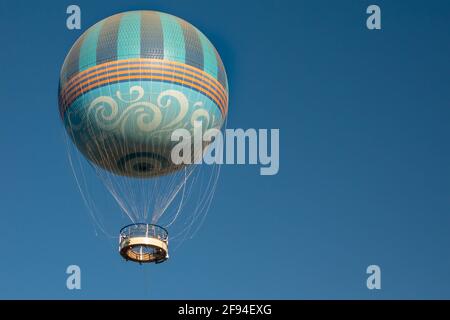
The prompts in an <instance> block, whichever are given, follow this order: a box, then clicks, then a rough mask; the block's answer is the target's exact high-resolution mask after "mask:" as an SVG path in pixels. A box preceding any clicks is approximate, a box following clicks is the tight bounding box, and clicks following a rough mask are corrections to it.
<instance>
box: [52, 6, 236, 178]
mask: <svg viewBox="0 0 450 320" xmlns="http://www.w3.org/2000/svg"><path fill="white" fill-rule="evenodd" d="M59 111H60V115H61V118H62V120H63V122H64V125H65V128H66V130H67V132H68V133H69V135H70V137H71V138H72V140H73V142H74V143H75V145H76V146H77V148H78V149H79V150H80V151H81V152H82V153H83V155H84V156H85V157H87V158H88V159H89V160H90V161H91V162H93V163H94V164H96V165H98V166H100V167H102V168H104V169H107V170H109V171H112V172H114V173H116V174H119V175H124V176H136V177H145V176H158V175H162V174H165V173H167V172H172V171H174V170H177V169H179V168H180V167H179V166H177V165H175V164H174V163H172V161H171V159H170V152H171V150H172V148H173V146H174V144H175V143H176V142H172V141H171V134H172V132H173V131H174V130H175V129H179V128H185V129H187V130H189V131H190V132H192V131H193V126H194V123H195V121H201V122H202V127H203V130H205V129H208V128H220V127H221V126H222V124H223V122H224V119H225V117H226V115H227V111H228V84H227V77H226V73H225V69H224V66H223V63H222V60H221V59H220V56H219V54H218V53H217V51H216V49H215V48H214V46H213V45H212V44H211V42H210V41H209V40H208V39H207V38H206V36H205V35H204V34H203V33H201V32H200V31H199V30H198V29H196V28H195V27H194V26H192V25H191V24H189V23H188V22H186V21H184V20H182V19H180V18H177V17H175V16H172V15H169V14H165V13H161V12H156V11H130V12H124V13H120V14H116V15H114V16H111V17H109V18H106V19H104V20H102V21H100V22H98V23H96V24H95V25H94V26H92V27H91V28H89V29H88V30H87V31H86V32H84V34H83V35H82V36H81V37H80V38H79V39H78V40H77V41H76V42H75V44H74V45H73V47H72V48H71V49H70V51H69V53H68V55H67V57H66V59H65V61H64V64H63V67H62V70H61V74H60V81H59Z"/></svg>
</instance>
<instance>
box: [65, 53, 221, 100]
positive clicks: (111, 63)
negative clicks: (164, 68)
mask: <svg viewBox="0 0 450 320" xmlns="http://www.w3.org/2000/svg"><path fill="white" fill-rule="evenodd" d="M147 61H148V62H159V64H160V63H161V62H162V63H164V64H168V65H176V66H180V67H183V68H182V71H186V70H185V69H190V70H193V71H197V72H199V73H201V74H202V75H205V77H207V78H209V79H210V80H212V81H214V82H217V83H218V85H219V86H220V88H221V89H222V90H223V91H224V92H226V90H225V88H224V87H223V85H222V84H221V83H220V82H218V81H217V79H216V78H214V77H213V76H211V75H210V74H208V73H206V72H204V71H203V70H200V69H198V68H195V67H193V66H190V65H187V64H184V63H181V62H177V61H170V60H162V59H151V58H132V59H124V60H115V61H109V62H105V63H102V64H99V65H96V66H93V67H91V68H89V69H86V70H83V71H81V72H79V73H77V74H76V75H75V76H73V77H72V78H71V79H70V81H75V80H76V79H78V78H80V77H82V76H83V75H85V74H86V73H89V72H91V71H93V70H97V69H100V68H103V67H105V66H113V65H118V64H122V63H126V62H131V63H132V62H134V63H140V62H147ZM104 70H106V69H104Z"/></svg>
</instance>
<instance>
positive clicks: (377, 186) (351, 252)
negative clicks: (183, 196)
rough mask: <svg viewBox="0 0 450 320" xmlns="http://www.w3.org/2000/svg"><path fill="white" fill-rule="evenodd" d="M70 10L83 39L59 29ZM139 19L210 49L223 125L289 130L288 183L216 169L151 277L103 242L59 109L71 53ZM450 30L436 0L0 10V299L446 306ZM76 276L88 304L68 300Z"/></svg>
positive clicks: (283, 172)
mask: <svg viewBox="0 0 450 320" xmlns="http://www.w3.org/2000/svg"><path fill="white" fill-rule="evenodd" d="M73 3H76V4H78V5H79V6H80V7H81V10H82V30H81V31H70V30H67V29H66V27H65V19H66V13H65V11H66V7H67V6H68V5H70V4H73ZM373 3H376V4H378V5H379V6H380V7H381V10H382V30H379V31H369V30H367V28H366V26H365V20H366V18H367V15H366V14H365V10H366V8H367V6H368V5H370V4H373ZM137 9H153V10H160V11H164V12H168V13H171V14H174V15H176V16H179V17H182V18H184V19H186V20H187V21H189V22H191V23H192V24H194V25H195V26H197V27H198V28H199V29H200V30H202V31H203V32H204V33H205V35H206V36H208V38H209V39H210V40H211V41H212V42H213V43H214V45H215V46H216V47H217V49H218V51H219V52H220V54H221V56H222V58H223V60H224V63H225V66H226V68H227V72H228V78H229V84H230V114H229V120H228V126H229V127H230V128H279V129H280V171H279V174H278V175H276V176H271V177H269V176H260V175H259V168H258V167H256V166H249V165H243V166H226V165H225V166H223V168H222V175H221V178H220V183H219V186H218V190H217V194H216V197H215V200H214V203H213V206H212V207H211V211H210V214H209V216H208V218H207V220H206V221H205V223H204V225H203V227H202V228H201V229H200V231H199V233H198V234H197V235H196V237H195V238H194V239H193V240H190V241H188V242H186V243H185V244H184V245H183V246H182V247H181V248H180V249H178V250H177V251H176V254H173V255H172V256H171V259H170V261H168V262H167V263H164V264H161V265H156V266H155V265H151V266H138V265H134V264H131V263H125V262H123V261H122V260H121V259H120V257H119V255H118V254H117V252H116V247H117V241H116V240H115V239H114V240H107V239H105V238H102V237H97V236H96V234H95V232H94V228H93V226H92V223H91V220H90V218H89V214H88V212H87V210H86V208H85V207H84V204H83V202H82V200H81V197H80V195H79V193H78V190H77V188H76V185H75V183H74V178H73V175H72V173H71V171H70V168H69V164H68V160H67V155H66V146H65V141H64V132H63V129H62V125H61V123H60V120H59V117H58V112H57V97H56V96H57V82H58V74H59V70H60V67H61V65H62V62H63V59H64V57H65V55H66V53H67V51H68V50H69V48H70V46H71V45H72V43H73V42H74V41H75V40H76V38H77V37H78V36H80V35H81V33H82V31H83V30H85V29H86V28H87V27H89V26H90V25H92V24H94V23H95V22H97V21H98V20H100V19H102V18H104V17H107V16H110V15H112V14H114V13H117V12H121V11H128V10H137ZM449 21H450V3H449V2H448V1H444V0H442V1H438V0H433V1H423V0H422V1H406V0H405V1H377V2H372V1H349V0H345V1H331V0H329V1H325V0H320V1H312V0H310V1H268V0H260V1H256V0H253V1H235V0H229V1H211V0H183V1H181V0H164V1H157V0H154V1H124V0H123V1H111V0H108V1H106V0H102V1H81V0H80V1H76V2H72V1H70V2H69V1H58V3H57V4H56V2H54V1H34V2H29V1H24V0H15V1H2V2H1V3H0V28H1V30H2V40H1V41H2V49H1V50H0V61H2V62H1V65H0V66H1V69H0V70H1V74H2V77H1V79H0V93H1V97H2V106H1V110H2V116H3V117H2V120H3V121H2V124H1V126H0V144H1V147H2V155H3V156H2V157H0V177H1V183H0V194H1V198H0V199H1V202H0V226H1V233H2V245H3V246H4V248H3V250H2V254H3V256H2V258H1V263H0V298H27V299H28V298H39V299H42V298H58V299H77V298H82V299H99V298H112V299H118V298H124V299H136V298H137V299H172V298H177V299H184V298H186V299H199V298H206V299H215V298H236V299H237V298H267V299H271V298H274V299H281V298H286V299H311V298H336V299H344V298H362V299H378V298H385V299H391V298H404V299H407V298H450V273H449V270H450V250H449V244H450V233H449V230H450V147H449V144H448V139H449V137H450V126H449V125H448V124H449V120H450V109H449V107H450V106H449V102H450V90H449V88H450V77H449V75H450V72H449V71H450V70H449V69H450V63H449V61H450V60H449V56H450V42H449V36H450V29H449V27H448V22H449ZM231 253H232V254H231ZM69 264H77V265H79V266H80V267H81V271H82V290H79V291H76V290H74V291H69V290H67V288H66V277H67V275H66V274H65V270H66V267H67V266H68V265H69ZM370 264H377V265H379V266H380V267H381V270H382V289H381V290H380V291H376V290H375V291H369V290H368V289H367V288H366V277H367V275H366V273H365V271H366V267H367V266H368V265H370Z"/></svg>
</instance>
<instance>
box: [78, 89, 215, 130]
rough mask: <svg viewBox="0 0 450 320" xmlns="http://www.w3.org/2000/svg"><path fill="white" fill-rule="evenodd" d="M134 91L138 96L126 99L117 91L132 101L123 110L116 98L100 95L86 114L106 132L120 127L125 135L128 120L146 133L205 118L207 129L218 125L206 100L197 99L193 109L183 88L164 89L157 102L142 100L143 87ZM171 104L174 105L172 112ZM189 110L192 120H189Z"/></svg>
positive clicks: (121, 97)
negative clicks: (90, 115) (205, 102)
mask: <svg viewBox="0 0 450 320" xmlns="http://www.w3.org/2000/svg"><path fill="white" fill-rule="evenodd" d="M135 93H137V97H136V98H134V99H130V100H126V99H124V97H123V95H122V93H121V92H120V91H117V92H116V97H117V98H118V100H119V101H121V102H122V103H125V104H129V105H128V106H126V107H125V108H124V109H122V110H121V108H120V107H119V103H118V101H116V100H115V99H114V98H112V97H110V96H101V97H97V98H95V99H94V100H93V101H92V102H91V103H90V105H89V107H88V110H87V113H88V115H89V114H92V115H93V119H94V121H95V125H96V126H97V127H98V128H100V129H102V130H105V131H110V130H117V129H118V128H120V131H121V133H122V134H123V135H125V134H126V128H127V127H129V126H127V124H128V123H129V121H135V123H134V124H132V126H131V127H132V128H133V130H136V129H138V131H139V133H143V134H144V133H149V132H152V131H155V130H158V129H159V130H164V131H166V130H167V129H169V128H177V127H185V126H186V125H189V124H191V125H193V123H194V122H195V121H202V122H203V127H204V128H208V127H210V126H217V124H215V123H214V122H215V117H214V115H212V117H210V113H209V112H208V110H206V109H205V108H204V105H203V102H201V101H196V102H194V103H193V104H192V108H190V106H189V100H188V98H187V97H186V95H185V94H184V93H182V92H181V91H178V90H173V89H170V90H165V91H163V92H161V93H160V94H159V96H158V98H157V99H156V104H154V103H152V102H150V101H140V100H142V99H143V98H144V93H145V92H144V89H143V88H142V87H140V86H133V87H131V88H130V89H129V95H130V96H132V95H133V94H135ZM174 100H176V102H177V106H178V108H174V107H175V106H174ZM169 107H171V108H170V111H169ZM174 110H176V111H174ZM189 111H191V112H189ZM189 113H190V119H186V117H187V116H188V114H189ZM169 116H170V118H172V117H173V119H172V120H170V121H169V119H166V120H167V121H164V117H169ZM90 119H92V118H90ZM131 119H133V120H131ZM167 122H168V123H167ZM219 126H220V124H219Z"/></svg>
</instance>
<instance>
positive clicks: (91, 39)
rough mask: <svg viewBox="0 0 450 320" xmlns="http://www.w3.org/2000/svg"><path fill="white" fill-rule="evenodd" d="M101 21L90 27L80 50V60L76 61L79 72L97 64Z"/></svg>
mask: <svg viewBox="0 0 450 320" xmlns="http://www.w3.org/2000/svg"><path fill="white" fill-rule="evenodd" d="M102 25H103V21H100V22H99V23H97V24H95V25H94V26H92V27H91V28H90V29H89V30H88V31H86V33H87V35H86V38H85V39H84V42H83V45H82V46H81V49H80V59H79V61H78V65H79V70H80V71H83V70H86V69H88V68H89V67H92V66H95V65H96V64H97V41H98V35H99V33H100V29H101V28H102Z"/></svg>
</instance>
